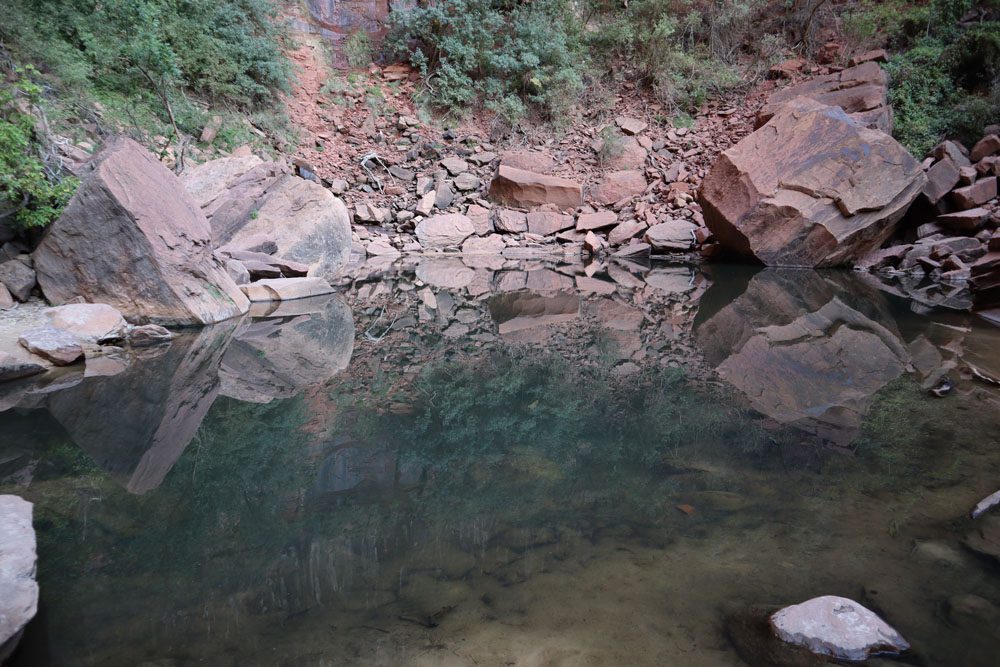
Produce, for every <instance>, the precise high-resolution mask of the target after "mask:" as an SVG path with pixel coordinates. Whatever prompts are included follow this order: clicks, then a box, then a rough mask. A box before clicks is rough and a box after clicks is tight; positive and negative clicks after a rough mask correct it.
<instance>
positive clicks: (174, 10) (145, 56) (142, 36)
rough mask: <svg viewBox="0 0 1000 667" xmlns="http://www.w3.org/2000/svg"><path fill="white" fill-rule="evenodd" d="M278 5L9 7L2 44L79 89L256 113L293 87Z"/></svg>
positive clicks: (198, 2)
mask: <svg viewBox="0 0 1000 667" xmlns="http://www.w3.org/2000/svg"><path fill="white" fill-rule="evenodd" d="M282 37H283V33H282V29H281V27H280V24H279V23H278V21H277V19H276V10H275V7H274V5H273V3H272V2H271V1H270V0H225V1H223V2H214V1H210V0H101V1H100V2H98V1H97V0H7V1H6V2H4V3H3V4H2V5H0V39H2V40H3V41H4V43H5V44H7V45H8V47H9V48H11V50H12V51H14V53H15V55H17V56H20V57H23V58H25V59H30V60H33V61H35V62H38V63H40V64H41V65H43V66H44V67H46V68H47V69H49V70H50V71H51V72H52V73H53V74H55V75H57V76H58V77H59V79H60V80H61V81H62V82H63V83H65V84H67V85H69V86H72V87H76V88H78V89H83V90H86V89H90V88H93V89H96V90H99V91H107V92H114V93H123V94H137V95H138V94H141V93H146V94H151V95H155V96H157V97H159V96H161V94H162V93H163V91H164V90H167V91H168V92H170V93H171V94H177V91H179V90H183V91H188V92H191V93H194V94H196V95H199V96H203V97H204V98H205V99H207V100H209V101H212V102H216V103H226V104H232V105H236V106H239V107H241V108H255V107H259V106H261V105H264V104H267V103H269V102H271V101H273V99H274V95H275V93H276V92H277V91H278V90H281V89H282V88H283V87H284V86H285V81H286V79H287V75H288V71H289V70H288V65H287V63H286V61H285V59H284V57H283V56H282V54H281V48H280V46H281V39H282Z"/></svg>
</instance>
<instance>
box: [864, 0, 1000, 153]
mask: <svg viewBox="0 0 1000 667" xmlns="http://www.w3.org/2000/svg"><path fill="white" fill-rule="evenodd" d="M972 9H976V10H978V11H980V12H982V13H981V14H979V16H980V17H985V18H989V17H990V16H993V17H995V16H996V15H997V13H998V12H1000V3H998V2H996V0H985V1H984V0H979V1H977V0H931V1H930V2H924V3H919V4H917V3H910V2H903V1H902V0H893V1H891V2H874V1H871V0H869V1H865V2H861V3H858V4H857V5H856V6H855V7H854V8H853V9H851V10H849V11H848V12H847V13H846V14H845V18H844V22H845V31H846V32H847V34H848V35H849V36H850V37H852V38H854V39H855V40H857V41H858V43H859V44H861V45H864V46H872V47H874V46H880V45H884V46H888V47H890V48H892V49H894V50H897V51H898V53H896V54H895V55H894V56H893V57H892V58H891V59H890V61H889V63H888V64H887V65H886V70H887V71H888V72H889V75H890V81H891V83H890V86H891V87H890V91H889V101H890V102H891V104H892V107H893V112H894V115H895V119H894V124H895V129H894V132H893V134H894V135H895V136H896V138H897V139H898V140H899V141H900V142H901V143H902V144H903V145H904V146H906V147H907V149H909V150H910V151H911V152H912V153H913V154H915V155H917V156H918V157H919V156H923V155H924V154H926V153H927V151H928V150H930V149H931V148H933V147H934V145H935V144H937V143H938V142H939V141H940V140H941V139H942V138H945V137H953V138H957V139H959V140H961V141H963V142H964V143H966V144H968V145H971V144H972V143H975V142H976V141H977V140H978V139H979V138H980V137H981V136H982V133H983V128H984V126H985V125H987V124H989V123H992V122H996V121H997V119H998V118H1000V22H997V21H996V20H984V19H983V18H981V19H980V20H977V21H973V22H971V23H970V22H965V23H963V22H961V21H960V19H962V18H963V17H964V16H966V15H967V13H968V12H969V11H970V10H972Z"/></svg>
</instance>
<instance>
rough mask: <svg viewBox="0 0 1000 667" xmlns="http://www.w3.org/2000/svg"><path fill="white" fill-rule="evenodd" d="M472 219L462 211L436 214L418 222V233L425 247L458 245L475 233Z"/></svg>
mask: <svg viewBox="0 0 1000 667" xmlns="http://www.w3.org/2000/svg"><path fill="white" fill-rule="evenodd" d="M475 231H476V228H475V225H473V224H472V220H470V219H469V218H468V217H466V216H464V215H462V214H461V213H442V214H440V215H434V216H431V217H429V218H427V219H426V220H421V221H420V223H418V224H417V228H416V234H417V238H418V239H419V240H420V243H421V245H423V246H424V247H425V248H444V247H447V246H457V245H460V244H461V243H462V241H464V240H465V239H466V238H468V237H469V236H470V235H472V234H473V233H475Z"/></svg>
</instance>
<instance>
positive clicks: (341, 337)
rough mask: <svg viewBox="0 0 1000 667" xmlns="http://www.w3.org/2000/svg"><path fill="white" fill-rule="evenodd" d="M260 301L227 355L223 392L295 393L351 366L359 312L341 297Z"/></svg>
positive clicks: (255, 399) (249, 396)
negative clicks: (270, 302) (354, 311)
mask: <svg viewBox="0 0 1000 667" xmlns="http://www.w3.org/2000/svg"><path fill="white" fill-rule="evenodd" d="M255 305H256V306H257V307H258V309H257V310H256V311H255V310H251V312H250V315H251V316H252V317H253V319H250V320H247V321H245V322H244V323H242V324H241V325H240V327H239V329H238V330H237V332H236V335H235V336H234V340H233V342H232V343H231V344H230V345H229V347H228V348H227V349H226V352H225V355H223V357H222V364H221V367H220V368H219V376H220V377H221V379H222V395H223V396H229V397H230V398H235V399H237V400H239V401H246V402H250V403H268V402H270V401H272V400H275V399H281V398H290V397H292V396H295V395H296V394H298V393H299V392H300V391H302V390H303V389H305V388H306V387H309V386H316V385H321V384H323V382H325V381H326V380H328V379H330V378H331V377H333V376H334V375H335V374H336V373H338V372H340V371H342V370H344V369H345V368H346V367H347V364H348V363H349V362H350V360H351V353H352V352H353V351H354V317H353V316H352V315H351V309H350V308H348V306H347V304H345V303H344V302H343V300H341V299H340V298H339V297H336V296H334V295H332V294H331V295H324V296H319V297H312V298H308V299H298V300H296V301H289V302H281V303H277V304H255ZM261 306H263V307H265V308H266V309H264V308H261Z"/></svg>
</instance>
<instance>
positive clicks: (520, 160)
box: [500, 150, 556, 174]
mask: <svg viewBox="0 0 1000 667" xmlns="http://www.w3.org/2000/svg"><path fill="white" fill-rule="evenodd" d="M500 166H501V167H513V168H514V169H521V170H523V171H533V172H535V173H536V174H548V173H549V172H551V171H552V170H553V169H555V168H556V161H555V160H553V159H552V156H550V155H549V154H548V153H543V152H541V151H532V150H518V151H507V152H506V153H504V154H502V155H501V156H500Z"/></svg>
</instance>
